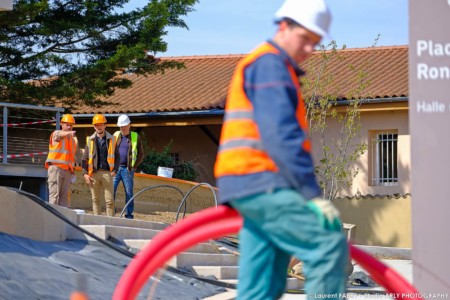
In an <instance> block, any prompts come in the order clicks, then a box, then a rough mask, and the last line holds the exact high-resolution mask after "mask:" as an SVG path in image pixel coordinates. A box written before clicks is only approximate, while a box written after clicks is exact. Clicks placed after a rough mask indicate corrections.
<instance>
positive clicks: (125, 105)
mask: <svg viewBox="0 0 450 300" xmlns="http://www.w3.org/2000/svg"><path fill="white" fill-rule="evenodd" d="M243 57H244V55H208V56H179V57H165V58H163V59H164V60H177V61H180V62H183V63H184V64H185V67H186V68H185V69H182V70H166V71H165V73H164V74H158V75H150V76H147V77H145V76H136V75H123V76H126V77H127V78H129V79H131V80H132V81H133V86H132V87H131V88H128V89H125V90H117V91H116V92H115V94H114V95H113V96H112V97H110V98H109V100H110V101H111V102H113V103H117V104H118V105H108V106H104V107H102V108H89V107H85V108H81V109H79V110H77V111H76V113H97V112H101V113H147V112H170V111H196V110H210V109H216V108H223V106H224V103H225V97H226V94H227V90H228V85H229V82H230V80H231V76H232V74H233V71H234V68H235V66H236V65H237V63H238V62H239V60H240V59H241V58H243ZM338 57H339V58H338ZM320 62H321V54H320V53H318V52H316V53H314V54H313V56H312V57H311V58H310V59H309V60H307V62H306V63H305V65H303V66H302V67H303V68H304V69H305V70H306V72H307V76H306V79H307V80H312V79H313V77H314V76H315V75H314V74H316V73H317V70H318V66H319V63H320ZM352 68H353V70H352ZM355 70H356V71H355ZM360 70H367V71H363V74H367V75H368V76H367V80H369V81H370V85H369V86H368V87H367V88H366V89H365V90H364V91H363V92H362V93H360V95H355V94H354V93H353V94H352V92H351V91H354V90H355V89H356V88H357V87H358V84H357V82H358V75H357V74H358V71H360ZM330 74H331V75H332V76H333V78H334V80H333V81H332V82H330V83H329V84H327V85H326V86H325V91H326V92H327V93H330V94H332V95H336V97H337V98H338V99H349V98H355V97H362V98H368V99H370V98H386V97H401V96H407V94H408V47H407V46H394V47H373V48H358V49H346V50H339V51H338V56H335V57H333V58H332V59H331V60H330V61H329V67H328V68H327V69H326V71H325V72H324V73H323V75H322V78H329V77H327V76H330ZM307 96H308V95H307Z"/></svg>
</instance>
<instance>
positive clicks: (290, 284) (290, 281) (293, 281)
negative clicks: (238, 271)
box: [221, 278, 304, 290]
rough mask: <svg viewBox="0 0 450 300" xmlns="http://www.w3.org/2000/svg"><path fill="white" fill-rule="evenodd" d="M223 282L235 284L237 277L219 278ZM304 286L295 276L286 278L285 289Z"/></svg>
mask: <svg viewBox="0 0 450 300" xmlns="http://www.w3.org/2000/svg"><path fill="white" fill-rule="evenodd" d="M221 281H223V282H228V283H232V284H237V282H238V280H237V279H224V280H221ZM303 288H304V281H302V280H298V279H297V278H287V279H286V289H287V290H296V289H303Z"/></svg>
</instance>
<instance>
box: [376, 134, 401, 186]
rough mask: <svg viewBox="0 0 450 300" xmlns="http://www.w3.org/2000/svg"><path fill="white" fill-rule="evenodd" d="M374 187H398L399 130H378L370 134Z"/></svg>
mask: <svg viewBox="0 0 450 300" xmlns="http://www.w3.org/2000/svg"><path fill="white" fill-rule="evenodd" d="M370 136H371V140H370V150H371V156H370V157H371V158H370V159H371V162H370V169H371V179H370V185H372V186H397V185H398V181H399V180H398V130H377V131H372V133H371V134H370Z"/></svg>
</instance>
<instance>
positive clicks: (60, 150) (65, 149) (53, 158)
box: [45, 132, 77, 171]
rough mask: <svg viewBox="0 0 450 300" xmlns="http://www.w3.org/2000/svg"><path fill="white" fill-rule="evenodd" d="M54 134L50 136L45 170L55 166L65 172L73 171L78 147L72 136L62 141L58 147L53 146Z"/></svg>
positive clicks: (57, 144)
mask: <svg viewBox="0 0 450 300" xmlns="http://www.w3.org/2000/svg"><path fill="white" fill-rule="evenodd" d="M53 134H54V132H53V133H52V134H51V135H50V142H49V144H48V156H47V160H46V161H45V168H46V169H48V167H50V165H55V166H57V167H58V168H61V169H64V170H70V171H73V169H74V165H75V150H76V148H77V145H76V143H75V140H74V139H73V137H72V136H71V135H68V136H66V137H65V138H63V139H61V140H60V141H59V142H58V143H56V145H52V139H53Z"/></svg>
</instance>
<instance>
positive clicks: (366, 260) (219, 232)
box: [113, 206, 422, 300]
mask: <svg viewBox="0 0 450 300" xmlns="http://www.w3.org/2000/svg"><path fill="white" fill-rule="evenodd" d="M242 223H243V221H242V217H241V216H240V215H239V213H238V212H237V211H236V210H234V209H232V208H231V207H228V206H219V207H217V208H214V207H212V208H208V209H205V210H203V211H200V212H198V213H195V214H193V215H191V216H189V217H188V218H186V219H183V220H182V221H180V222H179V223H175V224H174V225H172V226H170V227H168V228H167V229H165V230H163V231H162V232H161V233H160V234H158V235H157V236H156V237H155V238H154V239H153V240H152V242H151V243H149V244H147V246H145V247H144V248H143V249H142V250H141V251H140V252H139V253H138V254H137V255H136V256H135V258H134V259H133V260H132V261H131V262H130V264H129V265H128V267H127V268H126V269H125V271H124V273H123V274H122V277H121V278H120V280H119V282H118V284H117V286H116V289H115V291H114V294H113V300H133V299H135V298H136V296H137V295H138V294H139V291H140V290H141V288H142V287H143V286H144V284H145V283H146V281H147V280H148V279H149V278H150V276H152V275H153V274H154V273H155V272H156V271H157V270H158V269H159V268H160V267H161V266H163V265H164V264H165V263H166V262H167V261H168V260H169V259H170V258H172V257H173V256H175V255H176V254H178V253H179V252H181V251H184V250H186V249H188V248H190V247H192V246H193V245H195V244H197V243H200V242H203V241H207V240H210V239H217V238H220V237H222V236H224V235H228V234H233V233H237V232H238V231H239V229H240V228H241V227H242ZM349 247H350V254H351V257H352V259H353V260H355V261H356V262H357V263H359V264H360V265H361V266H362V267H363V268H364V269H365V270H366V271H367V272H368V273H369V274H370V275H371V276H372V278H373V279H374V280H375V281H376V282H377V283H378V284H380V285H381V286H383V287H384V288H385V289H386V291H387V292H389V293H391V295H393V297H394V298H398V299H422V298H421V296H420V294H419V293H418V292H417V290H416V289H415V288H414V287H413V286H412V285H411V284H410V283H409V282H408V281H406V280H405V279H404V278H403V277H402V276H401V275H400V274H398V273H397V272H396V271H395V270H394V269H392V268H389V267H388V266H386V265H385V264H383V263H382V262H380V261H378V260H377V259H375V258H374V257H372V256H371V255H369V254H367V253H365V252H364V251H362V250H360V249H358V248H356V247H355V246H353V245H351V244H349Z"/></svg>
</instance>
